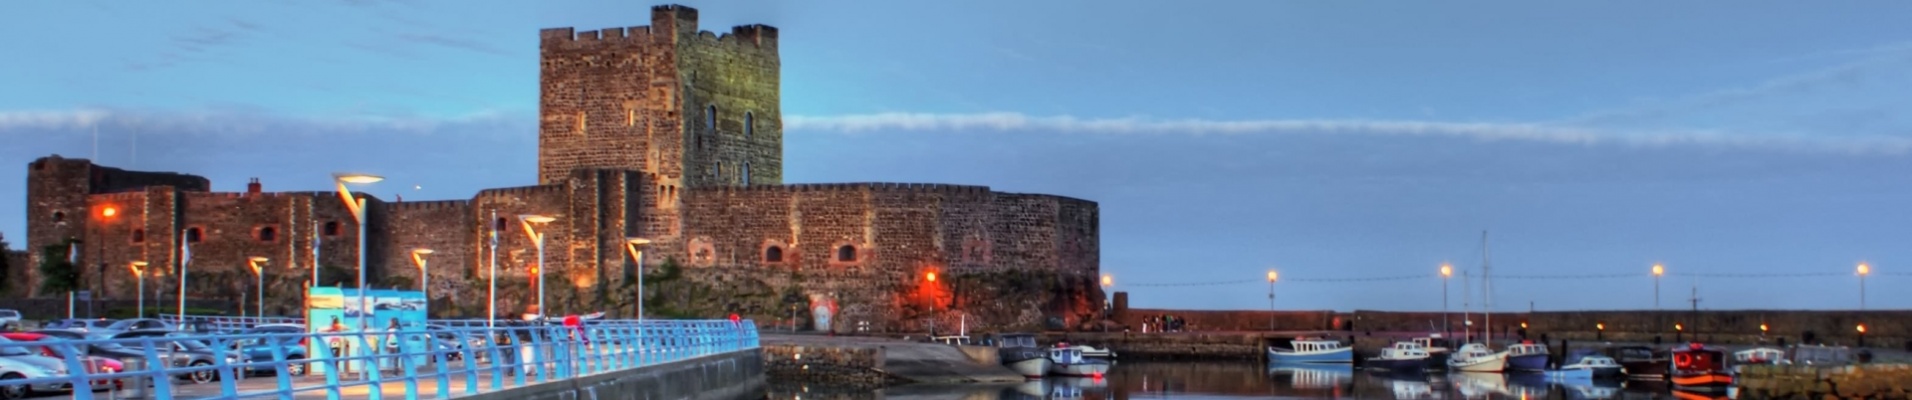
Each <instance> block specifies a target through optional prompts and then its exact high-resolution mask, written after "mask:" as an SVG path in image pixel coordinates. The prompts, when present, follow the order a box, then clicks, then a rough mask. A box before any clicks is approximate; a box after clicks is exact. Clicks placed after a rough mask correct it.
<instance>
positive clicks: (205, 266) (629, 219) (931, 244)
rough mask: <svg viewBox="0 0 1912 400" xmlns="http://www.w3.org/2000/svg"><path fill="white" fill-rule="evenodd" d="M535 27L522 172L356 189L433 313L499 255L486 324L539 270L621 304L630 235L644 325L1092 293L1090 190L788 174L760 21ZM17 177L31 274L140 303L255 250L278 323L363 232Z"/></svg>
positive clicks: (960, 308)
mask: <svg viewBox="0 0 1912 400" xmlns="http://www.w3.org/2000/svg"><path fill="white" fill-rule="evenodd" d="M540 36H541V41H540V45H539V48H540V54H541V56H540V65H541V69H540V76H539V84H540V94H539V129H538V182H537V185H533V186H522V187H510V188H497V189H487V190H483V191H480V192H478V193H477V194H476V195H475V196H473V197H472V198H471V199H469V200H445V201H423V202H414V201H401V202H389V201H384V200H381V199H378V198H375V197H372V196H368V195H364V194H355V195H356V196H357V198H360V199H364V200H365V201H366V203H367V207H366V217H367V218H366V221H365V227H364V228H365V231H366V232H367V234H366V237H364V238H363V241H364V243H365V245H366V253H367V254H368V256H367V260H366V263H367V265H368V268H367V269H368V274H369V275H370V276H371V278H369V279H368V282H370V283H371V284H372V285H373V286H374V287H403V288H416V287H417V284H416V283H413V282H419V280H418V279H417V278H418V277H419V276H418V274H419V273H420V271H419V269H418V268H416V267H414V264H413V261H412V259H411V251H412V250H413V249H417V248H429V249H432V250H434V252H433V253H432V254H430V256H429V259H430V263H429V266H430V270H429V271H428V272H426V273H429V274H431V277H430V280H429V282H430V283H431V285H432V287H431V288H429V292H428V293H430V296H431V297H432V298H433V299H432V302H433V303H432V304H433V311H432V312H433V315H434V317H482V315H484V313H485V312H486V309H485V307H486V306H485V300H484V299H485V296H486V293H487V287H488V284H489V278H490V269H489V267H490V265H491V260H492V258H493V257H496V263H497V266H498V271H499V272H498V282H497V287H498V290H499V292H498V293H499V294H498V301H499V304H498V313H499V314H501V316H508V315H516V314H517V313H519V312H522V311H524V310H526V309H527V306H529V305H531V304H534V303H535V301H536V300H535V298H536V295H535V294H533V292H532V291H531V290H532V287H533V285H534V283H533V282H535V280H534V279H533V278H534V276H533V271H537V273H542V274H543V275H544V279H545V282H544V287H545V289H544V290H545V293H546V295H545V296H546V298H545V304H546V309H547V310H548V311H549V312H550V313H552V314H559V313H586V312H593V311H607V312H608V313H609V314H611V315H612V316H624V317H628V316H632V315H634V314H635V307H634V303H636V299H637V296H638V295H637V294H636V293H637V291H636V290H635V289H636V288H637V286H638V285H636V284H635V282H634V280H636V278H637V277H638V271H639V268H638V265H637V264H636V261H634V260H633V257H631V255H629V254H627V253H628V252H627V251H626V248H625V246H626V242H627V238H644V239H649V240H650V241H651V243H650V244H648V245H645V246H643V247H641V249H642V250H643V251H644V253H643V261H642V263H643V268H642V271H643V273H644V276H645V277H646V279H648V280H650V281H652V282H649V283H646V284H645V285H644V286H645V287H646V288H647V289H648V290H649V293H646V294H645V295H644V296H646V299H647V300H646V302H647V303H646V307H648V308H646V314H649V315H652V316H660V315H662V316H671V315H670V314H678V315H683V316H700V317H715V316H721V315H724V314H726V313H732V312H734V313H741V314H743V315H744V316H746V317H752V318H756V319H757V320H759V321H785V322H790V323H792V324H797V323H798V322H795V321H793V319H794V320H803V321H804V322H802V323H804V324H809V323H811V322H817V321H809V319H810V318H811V316H810V314H811V312H810V310H812V309H813V308H814V307H816V306H817V305H819V304H828V305H832V306H831V307H832V308H834V309H836V311H835V313H834V314H833V315H835V317H834V318H832V321H831V322H829V323H828V324H827V325H826V326H822V328H828V329H834V330H839V331H848V330H851V329H852V328H854V329H858V330H862V329H870V330H884V329H922V328H925V327H926V326H925V325H927V324H929V323H932V322H930V321H948V322H934V323H937V324H947V325H940V326H944V327H951V326H954V325H955V324H956V323H957V322H956V319H955V318H953V316H957V315H961V319H962V321H964V322H966V323H967V324H969V326H972V327H978V326H986V325H995V326H1003V327H1009V326H1028V325H1030V324H1038V323H1047V324H1048V325H1051V326H1053V325H1055V324H1057V323H1062V324H1073V323H1077V322H1079V321H1081V320H1082V318H1087V317H1088V316H1091V315H1093V314H1094V313H1095V312H1096V310H1099V309H1100V307H1101V299H1102V293H1101V291H1100V288H1098V287H1097V285H1096V283H1097V282H1096V278H1097V276H1098V274H1099V272H1098V271H1099V268H1100V267H1099V257H1098V254H1099V246H1098V242H1099V240H1098V237H1099V235H1100V232H1099V230H1100V227H1099V226H1098V219H1099V216H1098V210H1097V205H1096V203H1094V202H1090V201H1085V200H1080V199H1074V198H1068V197H1061V196H1051V195H1040V194H1019V193H1002V192H994V191H991V190H989V188H987V187H981V186H958V185H939V184H899V183H843V184H791V185H786V184H783V133H784V132H783V124H782V113H781V112H780V107H781V106H780V101H781V99H780V89H779V88H780V82H779V80H780V76H779V75H780V66H779V59H778V52H777V41H778V32H777V29H776V28H774V27H770V26H764V25H748V26H739V27H735V28H732V29H731V31H730V33H729V34H727V35H719V34H714V33H712V32H709V31H699V30H698V27H697V10H695V9H692V8H690V7H684V6H677V5H667V6H658V7H654V8H653V9H652V15H651V24H650V25H649V26H638V27H631V28H611V29H603V30H597V31H582V32H578V31H574V30H573V29H571V28H561V29H544V30H542V31H541V32H540ZM28 168H29V173H28V179H27V181H28V183H27V197H28V200H29V201H28V205H27V218H29V220H30V221H29V222H28V224H27V225H28V238H27V240H26V242H27V243H26V244H27V246H26V249H28V250H29V252H30V253H31V257H32V260H31V261H30V263H31V265H39V262H40V261H41V260H40V259H41V258H43V257H46V256H47V255H46V254H42V253H48V254H51V253H50V252H43V251H42V249H44V248H47V247H49V246H58V245H62V244H68V243H74V242H72V241H77V244H76V245H71V247H76V248H78V249H79V254H78V255H77V259H78V260H80V261H79V263H78V264H79V268H78V269H79V270H80V275H81V278H80V281H81V282H82V283H81V285H82V287H81V289H83V290H91V291H92V292H93V293H94V296H96V297H104V298H114V299H130V298H132V297H134V294H133V291H134V290H135V289H134V287H135V284H136V282H134V279H135V278H134V275H133V274H131V273H130V272H128V271H127V268H128V267H127V266H128V265H129V264H130V263H132V262H134V261H144V262H147V263H149V265H151V266H152V267H151V269H152V272H151V273H150V274H148V275H147V277H146V279H149V280H148V281H147V282H146V283H145V285H146V288H147V290H148V291H149V292H153V293H150V294H149V295H148V301H149V302H152V301H161V299H164V301H167V302H166V303H161V304H171V303H170V301H172V299H173V298H174V297H173V293H176V290H177V288H176V286H175V285H174V284H173V283H172V282H175V279H176V277H173V276H171V275H169V274H171V273H175V271H177V268H178V264H179V259H180V254H179V252H180V247H181V246H180V244H181V243H182V242H185V243H189V244H190V247H191V253H192V258H191V260H192V261H191V266H190V267H191V268H190V274H191V279H190V283H189V284H188V285H189V287H188V288H187V289H188V290H187V292H188V293H189V294H190V295H189V296H188V297H189V298H195V299H197V298H207V299H230V300H237V299H239V298H240V297H241V296H242V295H241V293H252V292H253V290H254V287H255V286H254V283H253V280H254V279H255V278H254V276H253V273H252V271H251V269H250V268H249V267H248V266H247V262H246V260H247V259H249V258H251V257H266V258H268V259H269V260H270V261H269V262H268V263H267V267H266V268H265V272H264V274H265V277H264V278H263V279H264V280H265V282H266V283H265V287H266V291H267V293H268V295H267V296H266V297H267V299H266V300H267V301H268V303H267V304H268V307H267V308H268V313H272V314H289V313H292V312H295V311H296V310H298V309H299V307H300V301H301V299H302V295H301V293H302V291H303V288H304V287H305V286H306V285H308V284H309V279H310V277H311V271H312V268H315V266H323V267H324V268H323V269H321V271H324V273H326V274H331V276H328V277H322V278H321V280H322V281H332V280H333V279H332V278H344V279H343V280H344V281H347V282H354V281H355V279H356V272H355V270H354V269H353V268H355V266H356V265H357V263H358V259H357V257H358V243H359V242H360V239H361V238H359V231H360V229H359V228H360V227H359V226H358V222H356V221H355V219H354V218H353V216H352V214H351V212H350V211H348V209H347V207H346V205H345V203H344V201H342V199H341V198H340V196H339V194H338V193H337V192H266V191H263V190H262V187H261V184H260V183H259V182H258V181H257V180H254V181H253V182H251V183H250V184H249V185H248V190H247V191H246V192H243V193H222V192H212V191H210V188H211V184H210V182H208V180H207V179H205V178H203V177H199V176H193V175H185V174H176V173H163V172H138V171H126V170H121V169H116V168H110V167H105V166H100V165H95V164H93V163H91V162H90V161H88V160H83V159H69V158H62V157H60V156H58V155H54V156H51V157H45V158H41V159H38V160H35V161H33V162H32V163H31V164H29V166H28ZM525 214H538V215H548V216H551V217H554V218H555V220H553V221H551V222H548V223H544V224H541V225H537V226H535V228H536V230H537V231H540V232H541V233H543V234H544V235H545V255H544V257H545V264H546V265H548V266H549V268H547V269H543V270H539V269H538V268H536V267H537V265H536V264H537V255H536V252H535V250H534V244H533V242H532V239H531V238H530V236H529V235H527V234H526V233H527V232H525V231H524V229H523V227H524V226H525V225H523V224H521V223H520V222H519V220H518V218H516V216H519V215H525ZM494 227H496V228H498V229H499V232H498V233H499V235H498V244H497V247H496V251H495V252H493V251H492V250H491V249H492V247H491V239H490V234H489V233H490V232H491V230H492V229H493V228H494ZM315 236H316V237H317V239H318V241H319V244H318V247H319V249H318V250H317V251H316V252H315V251H314V248H313V247H314V245H315V243H314V239H315ZM665 264H671V265H673V266H676V267H677V268H666V267H665ZM29 269H31V268H29ZM337 275H352V276H351V277H338V276H337ZM938 278H941V279H938ZM31 280H33V278H29V281H31ZM321 284H329V283H328V282H321ZM347 285H348V286H349V285H350V283H348V284H347ZM37 295H45V296H51V295H57V294H54V293H38V294H37ZM155 296H157V297H155ZM248 309H250V305H248ZM799 310H801V311H802V312H798V311H799ZM766 323H769V322H766ZM818 323H819V324H821V322H818ZM853 325H854V326H853Z"/></svg>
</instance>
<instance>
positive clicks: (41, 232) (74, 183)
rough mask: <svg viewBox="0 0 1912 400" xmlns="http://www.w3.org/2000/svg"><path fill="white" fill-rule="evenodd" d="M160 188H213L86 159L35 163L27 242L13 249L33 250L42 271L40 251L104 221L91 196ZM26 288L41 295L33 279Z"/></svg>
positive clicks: (32, 259)
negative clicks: (91, 224)
mask: <svg viewBox="0 0 1912 400" xmlns="http://www.w3.org/2000/svg"><path fill="white" fill-rule="evenodd" d="M160 186H169V187H174V188H178V190H182V191H189V192H205V191H206V190H207V189H208V188H209V187H210V186H211V185H210V183H208V181H207V180H206V178H203V177H198V176H193V175H185V174H175V173H162V172H137V171H126V170H121V169H118V168H109V167H103V166H98V165H94V164H93V163H92V161H89V160H86V159H77V158H64V157H60V156H58V155H54V156H50V157H42V158H40V159H36V160H34V161H33V162H32V163H29V164H28V165H27V237H26V240H25V242H22V243H15V244H14V245H15V246H21V247H22V248H23V249H28V250H29V251H28V253H29V254H30V255H29V259H28V263H29V264H30V265H34V266H38V265H39V262H40V259H39V258H40V252H39V250H38V248H39V246H45V245H49V244H55V243H60V242H62V241H64V240H66V239H80V238H83V237H85V235H86V233H87V229H88V226H89V225H90V222H91V221H93V220H95V219H101V218H103V216H101V215H99V214H98V213H97V212H96V210H95V209H93V208H92V207H91V204H90V203H89V201H88V199H87V197H88V196H89V195H93V194H102V193H123V192H138V191H141V190H142V189H145V188H148V187H160ZM90 264H94V265H95V268H93V269H94V271H93V273H95V274H97V273H98V271H97V263H90ZM91 281H94V282H97V281H98V280H97V279H92V280H91ZM27 284H28V286H27V287H28V288H29V290H30V291H32V293H30V294H31V295H38V290H39V288H38V286H39V285H38V282H37V280H32V279H30V282H28V283H27Z"/></svg>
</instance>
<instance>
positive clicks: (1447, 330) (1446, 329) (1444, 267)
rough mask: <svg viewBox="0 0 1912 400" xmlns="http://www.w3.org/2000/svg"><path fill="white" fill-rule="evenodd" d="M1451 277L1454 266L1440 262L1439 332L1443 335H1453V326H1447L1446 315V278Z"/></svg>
mask: <svg viewBox="0 0 1912 400" xmlns="http://www.w3.org/2000/svg"><path fill="white" fill-rule="evenodd" d="M1452 277H1454V266H1452V265H1448V264H1447V263H1441V334H1443V335H1453V332H1454V329H1453V327H1452V326H1449V323H1448V316H1447V279H1448V278H1452Z"/></svg>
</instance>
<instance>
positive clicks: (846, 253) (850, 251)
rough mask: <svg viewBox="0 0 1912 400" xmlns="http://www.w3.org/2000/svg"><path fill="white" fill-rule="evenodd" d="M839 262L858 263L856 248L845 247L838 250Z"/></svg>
mask: <svg viewBox="0 0 1912 400" xmlns="http://www.w3.org/2000/svg"><path fill="white" fill-rule="evenodd" d="M836 258H837V261H856V246H851V245H847V244H846V245H843V247H838V248H837V257H836Z"/></svg>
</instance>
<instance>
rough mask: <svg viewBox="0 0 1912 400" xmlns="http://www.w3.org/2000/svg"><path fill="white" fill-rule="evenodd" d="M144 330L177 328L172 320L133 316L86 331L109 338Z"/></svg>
mask: <svg viewBox="0 0 1912 400" xmlns="http://www.w3.org/2000/svg"><path fill="white" fill-rule="evenodd" d="M142 330H166V331H171V330H175V329H174V327H173V324H172V323H171V322H166V321H161V320H158V319H154V318H133V319H122V320H119V321H113V323H112V324H108V325H106V327H104V328H99V329H91V330H88V331H87V332H86V333H88V334H89V336H91V337H95V338H107V337H112V336H113V335H116V334H119V333H120V332H130V331H142Z"/></svg>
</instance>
